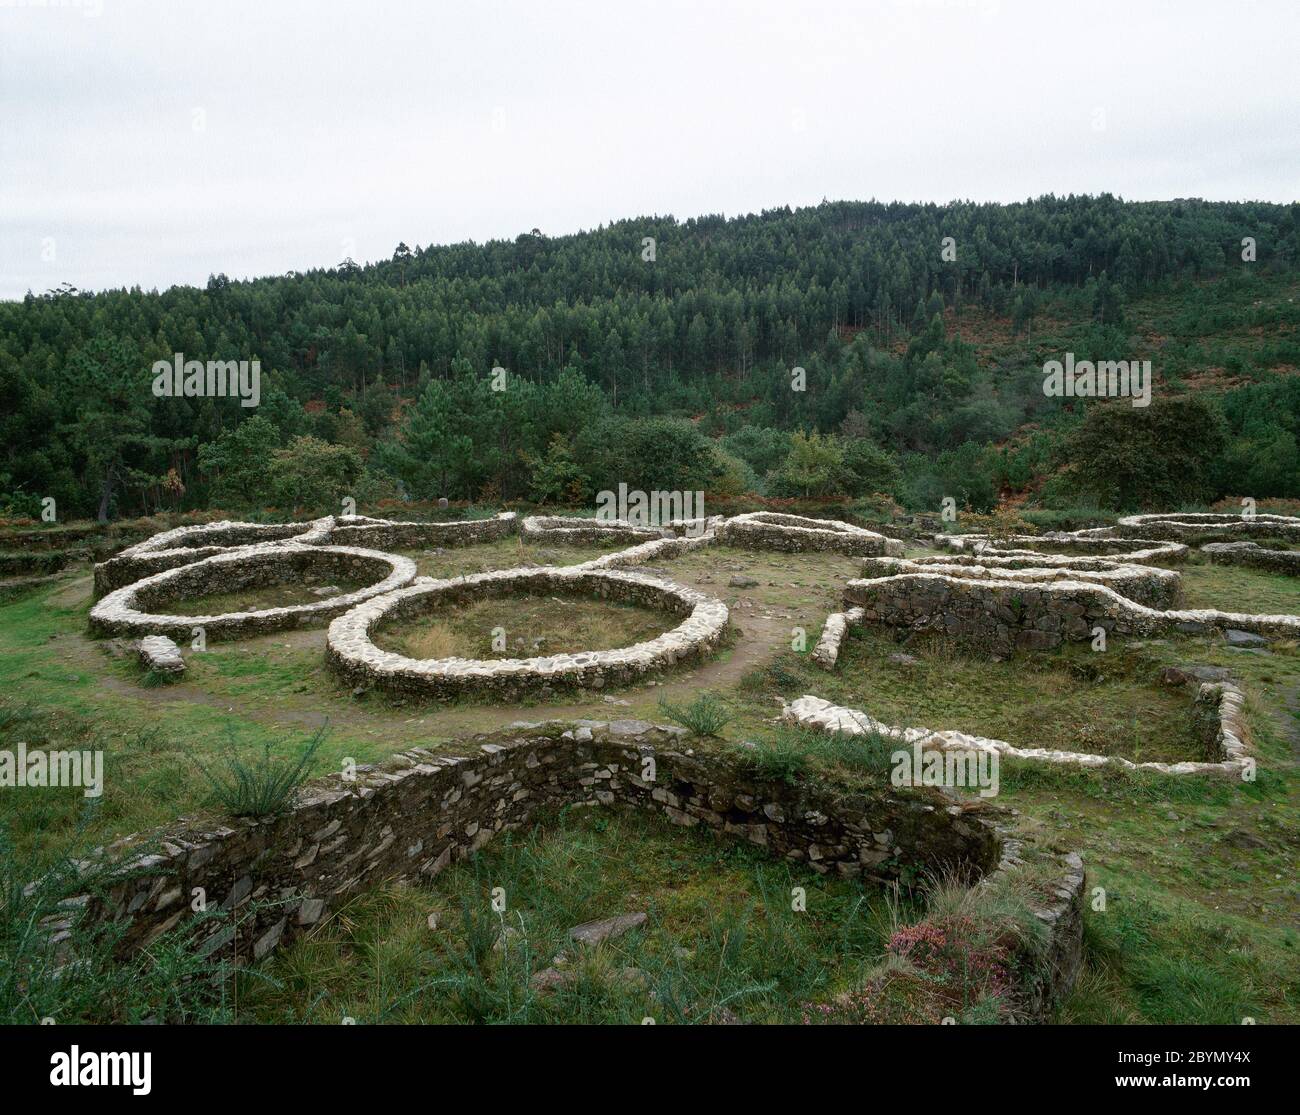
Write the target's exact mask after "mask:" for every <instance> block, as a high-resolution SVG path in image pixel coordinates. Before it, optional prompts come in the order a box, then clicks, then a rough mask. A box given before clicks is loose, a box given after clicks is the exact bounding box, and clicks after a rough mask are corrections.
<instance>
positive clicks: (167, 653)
mask: <svg viewBox="0 0 1300 1115" xmlns="http://www.w3.org/2000/svg"><path fill="white" fill-rule="evenodd" d="M140 661H141V662H142V663H143V664H144V668H145V669H146V670H149V671H151V672H153V673H155V674H167V675H169V676H171V677H179V676H180V675H181V674H183V673H184V672H185V660H184V659H183V658H181V652H180V649H179V648H178V647H177V646H176V644H175V643H174V642H172V640H171V639H169V638H167V636H166V635H146V636H145V637H144V638H143V639H141V640H140Z"/></svg>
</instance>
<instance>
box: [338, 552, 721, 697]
mask: <svg viewBox="0 0 1300 1115" xmlns="http://www.w3.org/2000/svg"><path fill="white" fill-rule="evenodd" d="M527 593H543V594H560V595H565V596H579V597H590V598H596V599H606V600H614V601H618V602H620V603H627V604H639V605H642V606H644V607H649V608H654V609H658V610H661V611H664V612H666V613H667V614H668V615H671V616H674V617H684V618H682V622H681V623H679V624H678V625H677V626H675V627H674V628H673V629H672V630H671V631H666V632H664V634H662V635H660V636H658V637H657V638H655V639H651V640H648V641H646V642H642V643H637V644H635V645H634V646H630V647H620V648H617V649H614V650H602V651H582V652H579V653H574V654H554V655H544V656H537V657H532V658H507V659H466V658H439V659H414V658H407V657H405V656H403V655H400V654H395V653H393V652H391V651H386V650H381V649H380V648H379V647H377V646H376V645H375V643H374V642H373V640H372V637H371V636H372V633H373V632H374V631H375V630H376V629H377V628H382V627H383V626H385V625H390V626H391V625H395V624H397V623H400V622H401V621H402V620H406V619H410V618H412V617H415V616H420V615H424V614H427V613H429V612H430V611H433V610H435V609H437V608H439V607H449V606H452V605H457V604H464V603H467V602H470V601H474V600H481V599H483V598H485V597H489V596H498V595H506V594H527ZM727 618H728V614H727V606H726V605H725V604H723V603H722V601H720V600H716V599H714V598H713V597H710V596H705V595H704V594H703V593H699V592H696V591H695V590H694V589H689V588H686V587H684V586H682V585H678V584H675V583H674V582H672V581H666V580H663V579H662V578H658V577H651V576H647V575H646V574H644V573H631V572H623V571H615V570H597V569H589V568H587V567H586V566H571V567H560V568H549V567H546V568H535V569H534V568H530V569H511V570H497V571H494V572H488V573H477V574H474V575H471V576H468V577H457V578H454V579H452V580H446V581H432V580H426V579H423V578H422V579H421V580H420V581H418V582H417V583H416V584H414V585H413V586H411V587H410V588H405V589H400V590H398V591H396V592H392V593H389V594H387V595H386V596H382V597H377V598H376V599H374V600H371V601H369V602H368V603H367V604H365V605H362V606H360V607H357V608H354V609H352V610H351V611H349V612H348V613H347V614H346V615H343V616H340V617H339V618H338V619H337V620H335V621H334V622H333V623H332V624H331V625H330V629H329V635H328V639H327V645H328V651H327V653H328V658H329V662H330V664H331V665H332V666H333V667H334V668H335V669H336V670H337V671H338V672H339V673H340V674H341V675H342V676H343V677H344V678H345V679H347V681H348V682H349V683H351V684H354V685H375V686H377V687H380V688H383V689H388V690H395V691H397V692H402V693H413V694H418V695H422V696H429V697H434V698H438V699H449V698H452V697H456V696H459V695H461V694H464V693H487V694H492V695H496V696H499V697H501V698H503V699H510V700H513V699H517V698H518V697H519V696H521V695H522V694H524V693H527V692H529V691H536V690H538V689H541V688H542V687H543V686H551V687H554V686H558V685H573V686H583V687H592V688H597V689H599V688H603V687H604V686H606V685H626V684H627V683H629V682H631V681H633V680H635V679H636V678H638V677H641V676H643V675H645V674H647V673H650V672H652V671H655V670H661V669H664V668H665V667H668V666H672V665H675V664H676V663H678V662H681V661H683V660H685V659H688V658H695V657H699V656H702V655H706V654H708V653H710V652H711V651H713V650H714V649H716V647H717V646H718V644H719V643H720V642H721V640H722V636H723V632H724V630H725V628H726V625H727Z"/></svg>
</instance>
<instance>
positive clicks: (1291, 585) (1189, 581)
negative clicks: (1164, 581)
mask: <svg viewBox="0 0 1300 1115" xmlns="http://www.w3.org/2000/svg"><path fill="white" fill-rule="evenodd" d="M1171 568H1179V569H1181V571H1182V574H1183V602H1184V604H1183V606H1184V607H1187V608H1218V609H1219V610H1220V611H1225V612H1246V613H1248V614H1250V615H1292V616H1293V615H1300V577H1290V576H1287V575H1286V574H1285V573H1269V572H1267V571H1266V570H1263V569H1247V568H1244V567H1242V566H1239V565H1211V564H1210V563H1209V562H1208V561H1205V560H1204V559H1203V558H1200V557H1198V556H1195V555H1191V556H1189V557H1188V560H1187V563H1186V564H1185V565H1183V566H1171Z"/></svg>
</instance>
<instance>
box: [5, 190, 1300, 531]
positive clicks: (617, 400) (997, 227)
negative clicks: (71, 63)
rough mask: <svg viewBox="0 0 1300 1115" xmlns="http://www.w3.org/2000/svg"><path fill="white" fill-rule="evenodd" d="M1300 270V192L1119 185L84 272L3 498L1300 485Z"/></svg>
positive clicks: (14, 361)
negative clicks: (1152, 389)
mask: <svg viewBox="0 0 1300 1115" xmlns="http://www.w3.org/2000/svg"><path fill="white" fill-rule="evenodd" d="M1246 237H1249V238H1251V240H1252V242H1253V244H1254V245H1255V250H1254V252H1253V253H1250V254H1253V255H1254V256H1255V258H1253V259H1249V258H1248V259H1243V238H1246ZM945 238H951V239H950V240H946V239H945ZM945 245H948V250H947V251H945V250H944V246H945ZM954 256H955V258H954ZM1298 281H1300V204H1293V205H1290V206H1281V205H1273V204H1265V203H1253V202H1246V203H1227V202H1206V201H1197V200H1180V201H1171V202H1150V203H1133V202H1124V201H1122V200H1119V199H1117V198H1114V197H1111V196H1108V195H1102V196H1099V197H1073V196H1072V197H1065V198H1057V197H1044V198H1040V199H1037V200H1034V201H1030V202H1025V203H1022V204H1015V205H993V204H973V203H954V204H950V205H943V206H939V205H907V204H898V203H891V204H885V203H877V202H865V203H860V202H842V203H823V204H822V205H819V206H816V207H813V208H808V209H802V210H796V211H792V210H790V209H779V210H774V211H770V212H765V213H762V214H759V215H753V216H747V217H742V218H737V219H724V218H722V217H703V218H699V219H694V220H689V221H685V222H678V221H676V220H674V219H672V218H669V217H662V218H661V217H653V218H643V219H636V220H628V221H622V222H619V223H617V224H614V225H611V226H609V227H605V228H600V229H597V230H595V231H592V232H584V233H579V234H576V235H571V236H563V237H555V238H551V237H548V236H546V235H544V234H543V233H542V232H541V231H539V230H533V231H532V232H530V233H527V234H524V235H521V236H519V237H518V238H517V239H515V240H514V241H494V242H491V243H487V244H483V245H478V244H473V243H467V244H457V245H451V246H445V247H428V248H424V249H421V248H416V249H414V250H412V249H410V248H408V247H407V246H406V245H404V244H403V245H399V246H398V248H397V250H396V251H395V252H394V254H393V257H392V259H390V260H386V261H383V262H380V263H376V264H373V265H369V266H365V267H362V266H358V265H357V264H355V263H353V262H352V261H351V260H345V261H344V262H343V263H342V264H341V265H340V266H338V267H334V268H331V269H327V270H315V271H310V272H306V273H301V274H299V273H291V274H288V275H284V276H279V277H274V278H264V279H258V280H255V281H248V282H236V281H231V280H228V279H227V278H226V277H224V276H221V275H217V276H213V277H212V278H210V279H209V281H208V283H207V285H206V286H205V287H204V288H202V289H200V288H196V287H176V288H172V289H170V290H167V291H163V292H146V291H142V290H140V289H132V290H116V291H108V292H103V293H97V294H90V293H83V292H79V291H76V290H75V289H72V288H69V287H66V286H65V287H62V288H59V289H57V290H53V291H50V292H47V293H44V294H40V295H35V294H29V295H28V296H27V297H26V298H25V299H23V300H22V301H21V302H8V303H0V431H2V437H3V440H2V444H3V456H0V515H7V516H11V517H12V516H22V515H31V516H34V515H37V514H38V513H39V510H40V501H41V499H42V498H43V497H53V498H54V499H55V500H56V503H57V507H58V517H59V519H60V520H65V521H66V520H68V519H71V518H77V517H85V516H99V517H101V518H110V517H116V516H126V515H137V514H141V513H144V514H148V513H152V512H155V511H157V510H160V509H186V508H204V507H221V508H231V509H239V510H245V511H247V510H257V509H266V508H270V507H274V508H277V509H278V510H280V511H281V512H298V513H303V512H311V511H318V512H319V511H328V510H337V507H338V503H337V501H338V499H339V498H340V497H341V496H343V495H351V496H353V497H354V498H356V499H357V500H358V501H359V502H360V503H374V502H376V501H378V500H380V499H384V498H399V499H400V498H411V499H429V498H435V497H440V496H447V497H449V498H452V499H464V500H477V501H482V502H485V503H501V502H504V501H512V500H528V501H532V502H536V503H541V504H574V505H581V504H589V503H590V501H591V499H592V498H593V496H594V493H595V492H597V491H600V490H602V489H606V488H613V487H616V486H617V484H618V483H619V482H624V483H627V484H628V485H629V487H632V488H643V489H646V490H650V489H654V488H658V489H668V490H678V489H705V490H706V491H707V492H709V493H710V494H719V495H742V494H744V493H754V494H757V495H762V496H770V497H818V496H828V497H833V496H844V497H854V498H876V499H879V500H880V501H882V502H889V501H893V502H897V503H899V504H901V505H903V506H906V507H914V508H930V509H933V508H935V507H937V506H938V503H939V501H940V499H941V498H942V497H944V496H946V495H950V496H953V497H955V498H956V499H957V500H958V501H959V503H961V504H963V505H967V506H970V507H972V508H976V509H987V508H988V507H990V506H992V505H993V504H995V503H996V502H997V501H998V499H999V497H1000V496H1003V495H1006V494H1008V493H1029V494H1030V495H1031V498H1032V499H1033V500H1034V501H1035V502H1037V503H1038V504H1040V505H1042V506H1045V507H1053V506H1057V507H1066V506H1095V507H1098V508H1103V509H1112V510H1115V509H1130V508H1137V507H1161V506H1173V505H1177V504H1183V505H1186V504H1189V503H1196V502H1209V501H1212V500H1214V499H1218V498H1222V497H1224V496H1241V495H1250V496H1254V497H1256V498H1267V497H1282V498H1296V497H1300V451H1298V450H1297V440H1298V439H1300V376H1297V375H1295V374H1294V373H1296V371H1297V370H1298V369H1300V332H1297V328H1298V327H1300V305H1298V304H1297V303H1296V301H1295V297H1294V295H1295V291H1296V288H1297V283H1298ZM1067 348H1068V349H1069V350H1070V351H1072V352H1074V353H1075V354H1076V355H1077V356H1078V357H1079V358H1080V359H1085V358H1086V359H1129V358H1136V357H1138V356H1142V357H1145V358H1149V359H1151V360H1152V361H1153V365H1154V371H1155V376H1156V382H1157V390H1156V394H1155V398H1154V401H1153V403H1152V405H1151V406H1150V407H1149V408H1142V409H1138V408H1134V407H1132V406H1130V405H1129V403H1128V402H1127V401H1124V400H1121V401H1118V402H1109V403H1103V402H1098V401H1093V400H1075V399H1058V398H1047V397H1045V396H1044V393H1043V390H1042V382H1043V379H1042V363H1043V360H1044V359H1047V358H1051V357H1052V356H1058V357H1059V355H1060V353H1061V352H1062V351H1065V350H1066V349H1067ZM177 352H179V353H183V354H184V356H185V358H186V359H188V360H202V361H206V360H235V361H239V360H254V359H256V360H259V361H260V362H261V368H262V379H261V393H260V405H259V406H258V407H256V408H255V409H253V408H244V407H241V406H240V405H239V400H238V399H234V398H217V399H212V398H166V397H164V398H159V397H156V396H155V395H154V394H153V392H152V390H151V384H152V380H153V373H152V371H151V368H152V365H153V363H154V362H155V361H157V360H170V359H171V358H172V356H173V354H174V353H177ZM496 368H504V369H505V374H504V376H502V375H501V374H499V373H494V371H493V369H496ZM797 369H802V374H800V373H799V372H798V371H797ZM502 388H503V389H502Z"/></svg>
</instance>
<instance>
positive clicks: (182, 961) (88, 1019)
mask: <svg viewBox="0 0 1300 1115" xmlns="http://www.w3.org/2000/svg"><path fill="white" fill-rule="evenodd" d="M12 821H13V815H12V811H11V810H6V811H5V812H4V813H0V1022H2V1023H4V1024H7V1025H32V1024H35V1023H40V1022H48V1023H53V1024H56V1025H71V1024H76V1023H92V1022H93V1023H119V1024H121V1023H141V1022H158V1023H216V1022H229V1021H232V1020H233V1017H234V1016H233V1014H232V1011H231V1009H230V999H229V993H230V992H231V991H232V990H233V982H232V980H231V975H232V973H231V972H230V970H229V969H228V968H227V966H226V965H225V964H223V963H220V962H217V963H213V962H210V961H207V960H206V959H204V958H202V957H200V956H199V955H198V953H197V952H196V950H195V949H194V947H193V945H192V943H191V940H190V938H189V936H188V935H187V931H188V930H190V929H192V928H194V927H195V926H197V925H199V924H201V922H202V921H204V920H206V919H208V918H212V917H216V916H218V914H217V912H216V908H215V907H213V909H212V911H211V912H206V913H199V914H196V915H195V921H193V922H191V923H190V925H189V926H186V927H185V929H184V930H181V929H179V928H178V929H177V930H173V931H172V932H169V933H165V934H163V935H162V936H160V937H158V938H157V939H155V940H154V941H153V942H152V943H151V944H150V946H149V948H148V949H147V950H145V951H143V952H138V953H136V954H134V955H133V956H129V957H126V958H123V957H122V956H121V955H119V954H118V952H117V949H116V945H117V943H118V941H119V940H120V936H121V929H120V927H117V926H113V925H107V926H101V927H99V928H98V929H96V930H94V931H91V930H89V929H86V928H84V927H82V926H81V925H80V924H79V923H78V919H77V912H76V909H75V908H70V907H68V906H66V905H64V904H63V900H64V898H65V897H66V896H67V895H69V894H81V893H95V892H96V891H98V890H101V889H103V888H105V887H107V886H109V885H110V884H111V882H112V880H111V878H110V877H109V876H108V875H107V873H105V872H104V871H102V869H98V868H95V867H94V866H89V867H87V866H85V864H86V863H87V862H88V861H87V859H86V857H87V855H88V853H89V852H90V851H91V849H92V847H93V843H92V842H91V841H89V840H87V839H85V838H84V837H82V838H81V839H79V841H78V843H77V845H76V847H75V849H69V850H65V851H64V852H62V853H51V852H49V851H45V852H42V853H40V854H37V853H34V852H32V851H30V850H28V851H24V850H23V849H21V848H19V847H17V846H15V845H14V843H13V842H12V840H11V839H10V828H11V824H12ZM54 934H62V935H63V937H62V940H56V939H55V937H54V936H52V935H54Z"/></svg>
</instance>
